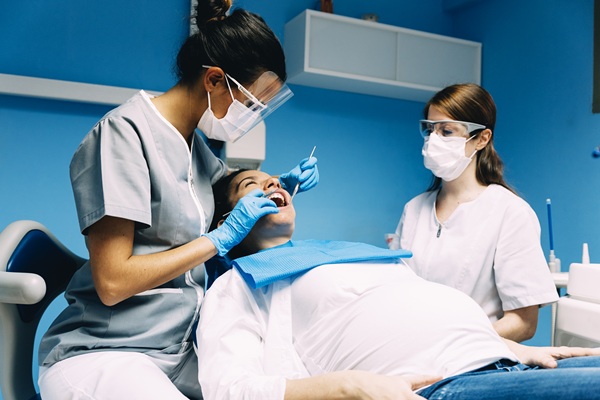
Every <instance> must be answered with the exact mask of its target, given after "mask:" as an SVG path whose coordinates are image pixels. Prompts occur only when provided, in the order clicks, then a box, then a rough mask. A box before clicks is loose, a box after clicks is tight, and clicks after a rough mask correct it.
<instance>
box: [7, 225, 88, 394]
mask: <svg viewBox="0 0 600 400" xmlns="http://www.w3.org/2000/svg"><path fill="white" fill-rule="evenodd" d="M85 261H86V260H85V259H84V258H81V257H79V256H77V255H76V254H74V253H72V252H71V251H70V250H68V249H67V248H66V247H65V246H64V245H63V244H62V243H61V242H60V241H58V239H56V238H55V237H54V235H52V233H51V232H50V231H49V230H48V229H47V228H46V227H44V226H43V225H42V224H40V223H38V222H35V221H27V220H23V221H16V222H13V223H11V224H10V225H8V226H7V227H6V228H5V229H4V230H3V231H2V232H0V389H1V390H2V396H3V398H4V400H27V399H36V398H37V399H39V395H38V394H37V393H36V391H35V386H34V384H33V377H32V362H33V361H32V360H33V347H34V340H35V333H36V329H37V326H38V323H39V321H40V319H41V317H42V315H43V313H44V311H45V310H46V308H47V307H48V305H49V304H50V303H51V302H52V301H53V300H54V299H55V298H56V297H57V296H58V295H59V294H60V293H62V292H63V291H64V290H65V288H66V286H67V284H68V283H69V280H70V279H71V277H72V276H73V273H74V272H75V271H76V270H77V269H78V268H79V267H80V266H81V265H83V263H84V262H85Z"/></svg>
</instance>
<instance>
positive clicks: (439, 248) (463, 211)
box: [396, 84, 558, 342]
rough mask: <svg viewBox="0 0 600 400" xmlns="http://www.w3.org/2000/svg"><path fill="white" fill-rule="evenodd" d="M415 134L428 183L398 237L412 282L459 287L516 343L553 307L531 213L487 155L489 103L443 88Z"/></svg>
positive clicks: (492, 116)
mask: <svg viewBox="0 0 600 400" xmlns="http://www.w3.org/2000/svg"><path fill="white" fill-rule="evenodd" d="M424 117H425V119H424V120H421V121H420V131H421V134H422V135H423V138H424V140H425V143H424V145H423V149H422V154H423V158H424V163H425V167H426V168H428V169H429V170H431V172H432V173H433V174H434V180H433V183H432V184H431V186H430V187H429V188H428V189H427V191H426V192H425V193H422V194H420V195H419V196H417V197H415V198H413V199H412V200H411V201H410V202H408V203H407V204H406V205H405V207H404V211H403V213H402V217H401V219H400V222H399V224H398V227H397V230H396V233H397V234H398V235H399V236H400V247H401V248H404V249H409V250H411V251H412V252H413V258H412V259H410V260H407V262H408V264H409V265H410V267H411V268H412V269H413V270H414V271H415V272H416V273H417V275H419V276H421V277H422V278H425V279H426V280H429V281H432V282H437V283H441V284H444V285H448V286H451V287H453V288H456V289H459V290H461V291H463V292H464V293H466V294H468V295H469V296H471V297H472V298H473V299H474V300H475V301H476V302H477V303H479V305H480V306H481V307H482V308H483V309H484V311H485V313H486V314H487V315H488V317H489V319H490V320H491V321H492V323H493V325H494V328H495V329H496V331H497V332H498V333H499V334H500V335H501V336H502V337H504V338H507V339H512V340H514V341H517V342H520V341H523V340H526V339H530V338H531V337H533V335H534V334H535V330H536V327H537V321H538V309H539V307H540V306H541V305H544V304H548V303H551V302H554V301H556V300H557V299H558V296H557V293H556V288H555V286H554V283H553V280H552V276H551V274H550V271H549V269H548V265H547V264H546V260H545V257H544V254H543V251H542V248H541V245H540V224H539V221H538V219H537V216H536V215H535V213H534V211H533V210H532V209H531V207H530V206H529V205H528V204H527V203H526V202H525V201H524V200H523V199H522V198H520V197H519V196H517V195H516V194H515V192H514V190H513V189H511V188H510V186H508V184H507V183H506V182H505V180H504V177H503V164H502V161H501V159H500V157H499V156H498V154H497V152H496V150H495V149H494V145H493V141H494V140H493V139H494V136H495V131H494V128H495V123H496V105H495V103H494V101H493V99H492V97H491V95H490V94H489V93H488V92H487V91H486V90H485V89H483V88H482V87H480V86H478V85H475V84H457V85H452V86H449V87H447V88H445V89H442V90H441V91H440V92H438V93H437V94H435V95H434V96H433V98H432V99H431V100H429V102H428V103H427V104H426V105H425V108H424Z"/></svg>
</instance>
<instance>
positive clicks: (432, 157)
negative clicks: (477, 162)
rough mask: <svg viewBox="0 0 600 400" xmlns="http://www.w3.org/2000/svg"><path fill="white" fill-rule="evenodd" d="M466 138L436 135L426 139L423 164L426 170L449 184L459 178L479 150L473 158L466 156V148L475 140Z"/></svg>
mask: <svg viewBox="0 0 600 400" xmlns="http://www.w3.org/2000/svg"><path fill="white" fill-rule="evenodd" d="M475 136H477V135H474V136H471V137H470V138H469V139H466V138H464V137H442V136H440V135H437V134H434V135H429V136H427V137H425V143H424V144H423V150H422V151H421V154H423V162H424V164H425V168H427V169H428V170H430V171H431V172H433V174H434V175H435V176H437V177H438V178H441V179H443V180H445V181H447V182H450V181H453V180H455V179H456V178H458V177H459V176H460V175H461V174H462V173H463V172H464V170H465V169H466V168H467V166H468V165H469V163H470V162H471V160H472V159H473V156H475V153H477V150H475V151H474V152H473V154H471V157H466V156H465V146H466V144H467V142H468V141H469V140H471V139H473V138H474V137H475Z"/></svg>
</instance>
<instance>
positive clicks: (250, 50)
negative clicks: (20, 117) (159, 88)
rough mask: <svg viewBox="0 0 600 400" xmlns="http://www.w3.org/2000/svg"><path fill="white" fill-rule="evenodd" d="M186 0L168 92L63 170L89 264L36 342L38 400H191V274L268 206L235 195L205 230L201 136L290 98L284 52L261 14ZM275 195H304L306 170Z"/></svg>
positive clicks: (311, 174) (217, 166)
mask: <svg viewBox="0 0 600 400" xmlns="http://www.w3.org/2000/svg"><path fill="white" fill-rule="evenodd" d="M230 7H231V2H230V1H226V0H221V1H214V0H213V1H209V0H199V1H198V5H197V10H196V11H197V18H196V20H197V25H198V33H196V34H194V35H192V36H190V37H189V38H187V40H186V41H185V43H184V44H183V45H182V47H181V49H180V51H179V54H178V56H177V72H178V82H177V84H176V85H175V86H174V87H173V88H171V89H170V90H168V91H167V92H166V93H164V94H163V95H160V96H158V97H153V96H151V95H149V94H148V93H146V92H144V91H141V92H139V93H138V94H136V95H135V96H133V97H132V98H131V99H129V100H128V101H127V102H126V103H124V104H123V105H121V106H119V107H118V108H116V109H114V110H112V111H110V112H109V113H108V114H106V115H105V116H104V117H103V118H102V119H101V120H100V121H99V122H98V123H97V124H96V126H94V127H93V129H92V130H91V131H90V132H89V133H88V135H87V136H86V137H85V138H84V139H83V141H82V143H81V144H80V146H79V148H78V149H77V150H76V152H75V155H74V156H73V159H72V161H71V166H70V172H71V182H72V187H73V192H74V196H75V203H76V206H77V213H78V217H79V224H80V228H81V232H82V234H83V235H84V236H85V238H86V244H87V247H88V250H89V262H87V263H86V264H85V265H84V266H82V267H81V269H79V270H78V271H77V272H76V273H75V275H74V276H73V278H72V280H71V282H70V284H69V286H68V287H67V290H66V293H65V297H66V299H67V302H68V306H67V308H66V309H65V310H64V311H63V312H62V313H61V314H60V315H59V316H58V317H57V318H56V320H55V321H54V322H53V324H52V325H51V327H50V329H49V330H48V332H47V333H46V334H45V335H44V337H43V339H42V342H41V344H40V351H39V360H40V378H39V386H40V389H41V395H42V397H43V398H44V399H45V400H51V399H71V398H86V399H187V398H201V391H200V387H199V383H198V379H197V361H196V357H195V355H194V351H193V349H192V345H191V342H192V338H191V336H192V333H193V327H194V324H195V322H196V320H197V314H198V311H199V308H200V305H201V303H202V300H203V296H204V289H203V285H204V279H205V274H204V265H203V263H204V262H205V261H206V260H208V259H209V258H211V257H213V256H214V255H215V254H217V253H218V254H225V253H226V252H228V251H229V250H230V249H231V248H232V247H233V246H235V245H237V244H238V243H239V242H240V241H241V240H242V239H243V238H244V237H245V236H246V234H247V233H248V232H249V231H250V229H251V228H252V226H253V225H254V223H255V222H256V221H257V220H258V219H259V218H261V217H262V216H264V215H267V214H271V213H277V212H278V209H277V207H276V205H275V203H274V202H273V201H271V200H269V199H267V198H263V197H261V196H258V195H249V196H246V197H245V198H244V199H242V201H240V203H239V204H238V205H237V206H236V207H235V209H234V210H233V211H232V212H231V214H230V215H229V216H228V217H227V218H226V220H225V222H224V223H223V224H222V225H221V227H220V228H219V229H217V230H214V231H212V232H210V233H206V232H207V228H208V226H209V224H210V221H211V220H212V217H213V211H214V200H213V193H212V188H211V185H212V184H213V183H215V182H216V181H217V180H218V179H220V178H222V177H224V176H225V175H227V174H228V172H229V171H228V169H227V167H226V165H225V164H224V163H223V162H222V161H221V160H220V159H218V158H217V157H215V156H214V155H213V154H212V152H211V151H210V149H209V148H208V146H207V145H206V144H205V142H204V140H203V139H202V137H201V136H200V135H199V134H197V133H195V129H196V128H199V129H200V130H201V131H202V132H203V133H204V135H206V136H207V137H208V138H212V139H217V140H222V141H233V140H235V139H237V138H239V137H240V136H242V135H243V134H245V133H246V132H247V131H248V130H250V129H251V128H252V127H253V126H254V125H255V124H256V123H257V122H258V121H260V120H261V119H263V118H264V117H265V116H266V115H268V114H269V113H270V112H272V111H273V109H275V108H277V107H278V106H279V105H280V104H282V103H283V102H284V101H285V100H287V99H288V98H289V97H290V96H291V92H290V91H289V89H288V88H287V87H286V86H285V85H284V83H283V82H284V81H285V79H286V72H285V60H284V54H283V49H282V47H281V45H280V43H279V41H278V40H277V38H276V36H275V35H274V33H273V32H272V31H271V30H270V29H269V27H268V26H267V25H266V24H265V22H264V21H263V20H262V18H261V17H259V16H258V15H255V14H252V13H250V12H247V11H244V10H241V9H236V10H234V11H233V12H231V13H230V12H229V9H230ZM281 181H282V182H281V184H282V185H283V186H284V187H285V188H286V190H290V191H291V190H293V188H294V187H295V185H296V184H297V183H298V184H299V189H300V191H304V190H308V189H310V188H311V187H313V186H314V185H316V184H317V182H318V171H317V167H316V159H308V160H304V161H303V162H302V163H301V164H300V165H298V166H297V167H296V168H294V169H293V170H292V171H291V172H290V173H287V174H283V175H281Z"/></svg>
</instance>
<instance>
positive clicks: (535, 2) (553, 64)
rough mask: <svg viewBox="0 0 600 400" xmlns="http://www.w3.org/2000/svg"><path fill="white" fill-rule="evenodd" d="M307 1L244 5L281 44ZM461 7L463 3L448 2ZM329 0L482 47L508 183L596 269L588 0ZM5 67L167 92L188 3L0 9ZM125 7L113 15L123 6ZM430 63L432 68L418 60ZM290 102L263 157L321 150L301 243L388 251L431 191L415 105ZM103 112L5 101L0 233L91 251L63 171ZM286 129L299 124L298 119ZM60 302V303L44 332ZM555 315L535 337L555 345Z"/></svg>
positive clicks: (355, 13)
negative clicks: (389, 235) (21, 222)
mask: <svg viewBox="0 0 600 400" xmlns="http://www.w3.org/2000/svg"><path fill="white" fill-rule="evenodd" d="M315 3H316V2H315V1H314V0H294V1H277V2H265V1H258V0H240V1H238V2H237V4H238V5H239V6H242V7H244V8H247V9H249V10H251V11H255V12H257V13H259V14H261V15H262V16H263V17H264V18H265V20H266V21H267V23H268V24H269V25H270V26H271V27H272V28H273V30H274V31H275V33H276V34H277V35H278V36H279V37H280V38H281V39H282V40H283V28H284V25H285V23H286V22H287V21H288V20H290V19H291V18H293V17H294V16H295V15H297V14H299V13H300V12H302V11H303V10H304V9H306V8H313V7H314V5H315ZM454 3H461V2H460V1H459V2H454ZM465 3H467V4H466V5H465V6H464V7H456V8H453V9H452V10H446V11H445V10H444V9H443V7H442V1H440V0H412V1H402V2H397V1H391V0H371V1H369V2H364V1H359V0H347V1H336V2H335V12H336V13H337V14H341V15H346V16H351V17H360V16H361V15H362V14H364V13H371V12H374V13H377V14H379V15H380V21H381V22H383V23H388V24H393V25H398V26H403V27H407V28H412V29H419V30H423V31H428V32H433V33H440V34H446V35H451V36H456V37H460V38H465V39H471V40H476V41H480V42H482V43H483V84H484V86H485V87H486V88H487V89H488V90H489V91H490V92H491V93H492V95H493V96H494V98H495V99H496V102H497V104H498V109H499V116H498V124H497V130H496V132H497V136H496V139H495V140H496V145H497V148H498V150H499V152H500V154H501V155H502V157H503V159H504V160H505V162H506V171H507V177H508V179H509V181H510V182H511V183H512V184H514V185H515V187H516V188H517V190H518V191H519V193H520V194H521V195H522V196H523V197H524V198H525V199H526V200H527V201H529V202H530V204H531V205H532V207H533V208H534V209H535V211H536V212H537V214H538V217H539V218H540V222H541V224H542V230H543V234H542V241H543V242H542V244H543V246H544V250H545V252H546V253H547V252H548V244H547V242H548V234H547V221H546V210H545V199H546V198H547V197H550V198H552V202H553V213H554V215H553V216H554V230H555V232H554V240H555V247H556V251H557V254H558V256H559V257H561V258H562V260H563V269H566V267H567V265H568V263H570V262H574V261H578V260H579V259H580V256H581V244H582V242H584V241H586V242H589V244H590V254H591V257H592V261H598V260H600V238H599V237H598V235H597V229H596V227H597V226H599V225H600V212H599V208H598V205H597V204H598V200H599V199H600V193H599V192H600V189H599V186H598V185H597V183H596V182H598V180H599V178H600V176H599V174H600V165H599V164H598V163H599V162H600V161H597V160H596V161H595V160H593V159H592V158H591V156H590V154H591V150H592V148H593V147H595V146H596V145H597V144H598V142H599V141H600V138H599V137H598V135H597V133H596V132H597V130H598V125H599V124H600V119H599V117H598V116H596V115H593V114H592V113H591V98H592V96H591V93H592V92H591V87H592V32H593V20H592V14H593V1H592V0H569V1H568V0H558V1H553V2H547V1H544V0H529V1H527V2H522V1H517V0H504V1H500V0H486V1H467V2H465ZM0 9H1V10H2V12H1V13H0V38H2V39H0V43H1V46H0V49H1V50H2V51H0V73H9V74H18V75H27V76H37V77H45V78H53V79H64V80H72V81H80V82H89V83H98V84H106V85H114V86H124V87H139V88H145V89H149V90H159V91H163V90H166V89H168V88H169V87H170V86H171V85H172V84H173V83H174V78H173V75H172V73H171V70H172V63H173V58H174V56H175V54H176V52H177V49H178V48H179V45H180V43H181V42H182V41H183V39H184V38H185V36H186V35H187V19H186V18H187V15H188V10H189V3H188V1H187V0H171V1H169V2H162V1H158V0H152V1H144V2H143V1H141V0H132V1H129V2H122V1H116V0H106V1H103V2H81V1H78V0H63V1H61V2H48V1H42V0H36V1H28V2H11V1H8V0H0ZM116 10H118V12H117V11H116ZM423 62H436V60H423ZM290 86H291V88H292V90H293V91H294V93H295V96H294V97H293V98H292V99H291V100H290V101H289V102H288V103H287V104H286V105H285V107H282V108H281V109H280V110H278V111H277V112H276V113H274V114H273V115H272V116H270V117H269V118H268V119H267V121H266V122H267V161H265V163H264V166H263V169H264V170H266V171H268V172H273V173H279V172H283V171H286V170H288V169H289V168H291V167H292V166H294V165H295V163H296V162H297V161H298V160H299V159H301V158H303V157H306V156H307V155H308V153H309V152H310V150H311V149H312V147H313V146H314V145H316V146H317V151H316V156H317V157H318V158H319V167H320V172H321V184H320V185H319V186H318V187H317V188H316V189H315V190H314V191H311V192H309V193H306V194H302V195H300V196H298V197H297V201H296V205H297V209H298V214H299V221H298V224H297V234H296V237H297V238H299V239H301V238H309V237H310V238H327V239H345V240H360V241H364V242H368V243H372V244H375V245H380V246H383V245H384V241H383V234H384V233H385V232H390V231H393V230H394V229H395V227H396V224H397V221H398V218H399V217H400V213H401V211H402V206H403V204H404V203H405V202H406V201H407V200H409V199H410V198H411V197H413V196H414V195H416V194H418V193H419V192H420V191H422V190H423V189H424V188H425V187H426V185H427V184H428V183H429V173H428V172H427V171H426V170H425V169H424V168H423V166H422V158H421V155H420V148H421V145H422V140H421V139H420V137H419V135H418V134H417V131H416V120H417V119H419V117H420V115H421V109H422V107H423V104H422V103H417V102H409V101H402V100H393V99H387V98H380V97H373V96H364V95H357V94H350V93H343V92H336V91H329V90H322V89H315V88H308V87H302V86H297V85H290ZM106 111H108V107H104V106H96V105H85V104H75V103H70V102H58V101H48V100H39V99H28V98H19V97H13V96H0V184H1V190H0V210H1V212H0V229H2V228H3V227H4V226H6V225H7V224H9V223H10V222H12V221H14V220H17V219H35V220H38V221H40V222H42V223H43V224H45V225H46V226H48V228H50V230H51V231H53V232H54V233H55V234H56V236H57V237H59V238H60V239H61V240H62V241H63V242H64V243H65V244H66V245H67V246H68V247H70V248H71V249H73V250H74V251H75V252H77V253H79V254H81V255H86V251H85V246H84V244H83V240H82V237H81V236H80V235H79V233H78V226H77V220H76V214H75V206H74V203H73V199H72V194H71V189H70V184H69V178H68V164H69V161H70V158H71V155H72V153H73V151H74V150H75V148H76V147H77V145H78V144H79V141H80V140H81V138H82V137H83V135H85V133H86V132H87V131H88V130H89V128H90V127H91V126H92V125H93V124H94V123H95V122H96V120H98V119H99V118H100V117H101V116H102V115H103V114H104V113H105V112H106ZM290 121H292V123H290ZM63 306H64V303H63V300H59V301H57V303H56V304H55V305H53V307H52V310H51V313H50V315H49V316H47V318H45V320H44V321H43V322H42V327H41V330H44V329H45V328H46V327H47V324H49V323H50V320H51V319H52V318H53V317H54V315H56V313H57V312H58V311H59V310H60V308H62V307H63ZM548 311H549V310H548V308H545V309H544V310H543V320H542V321H541V322H540V327H539V330H538V334H537V335H536V337H535V338H534V339H533V340H532V342H533V343H536V344H543V345H546V344H549V342H550V327H549V316H548Z"/></svg>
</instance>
